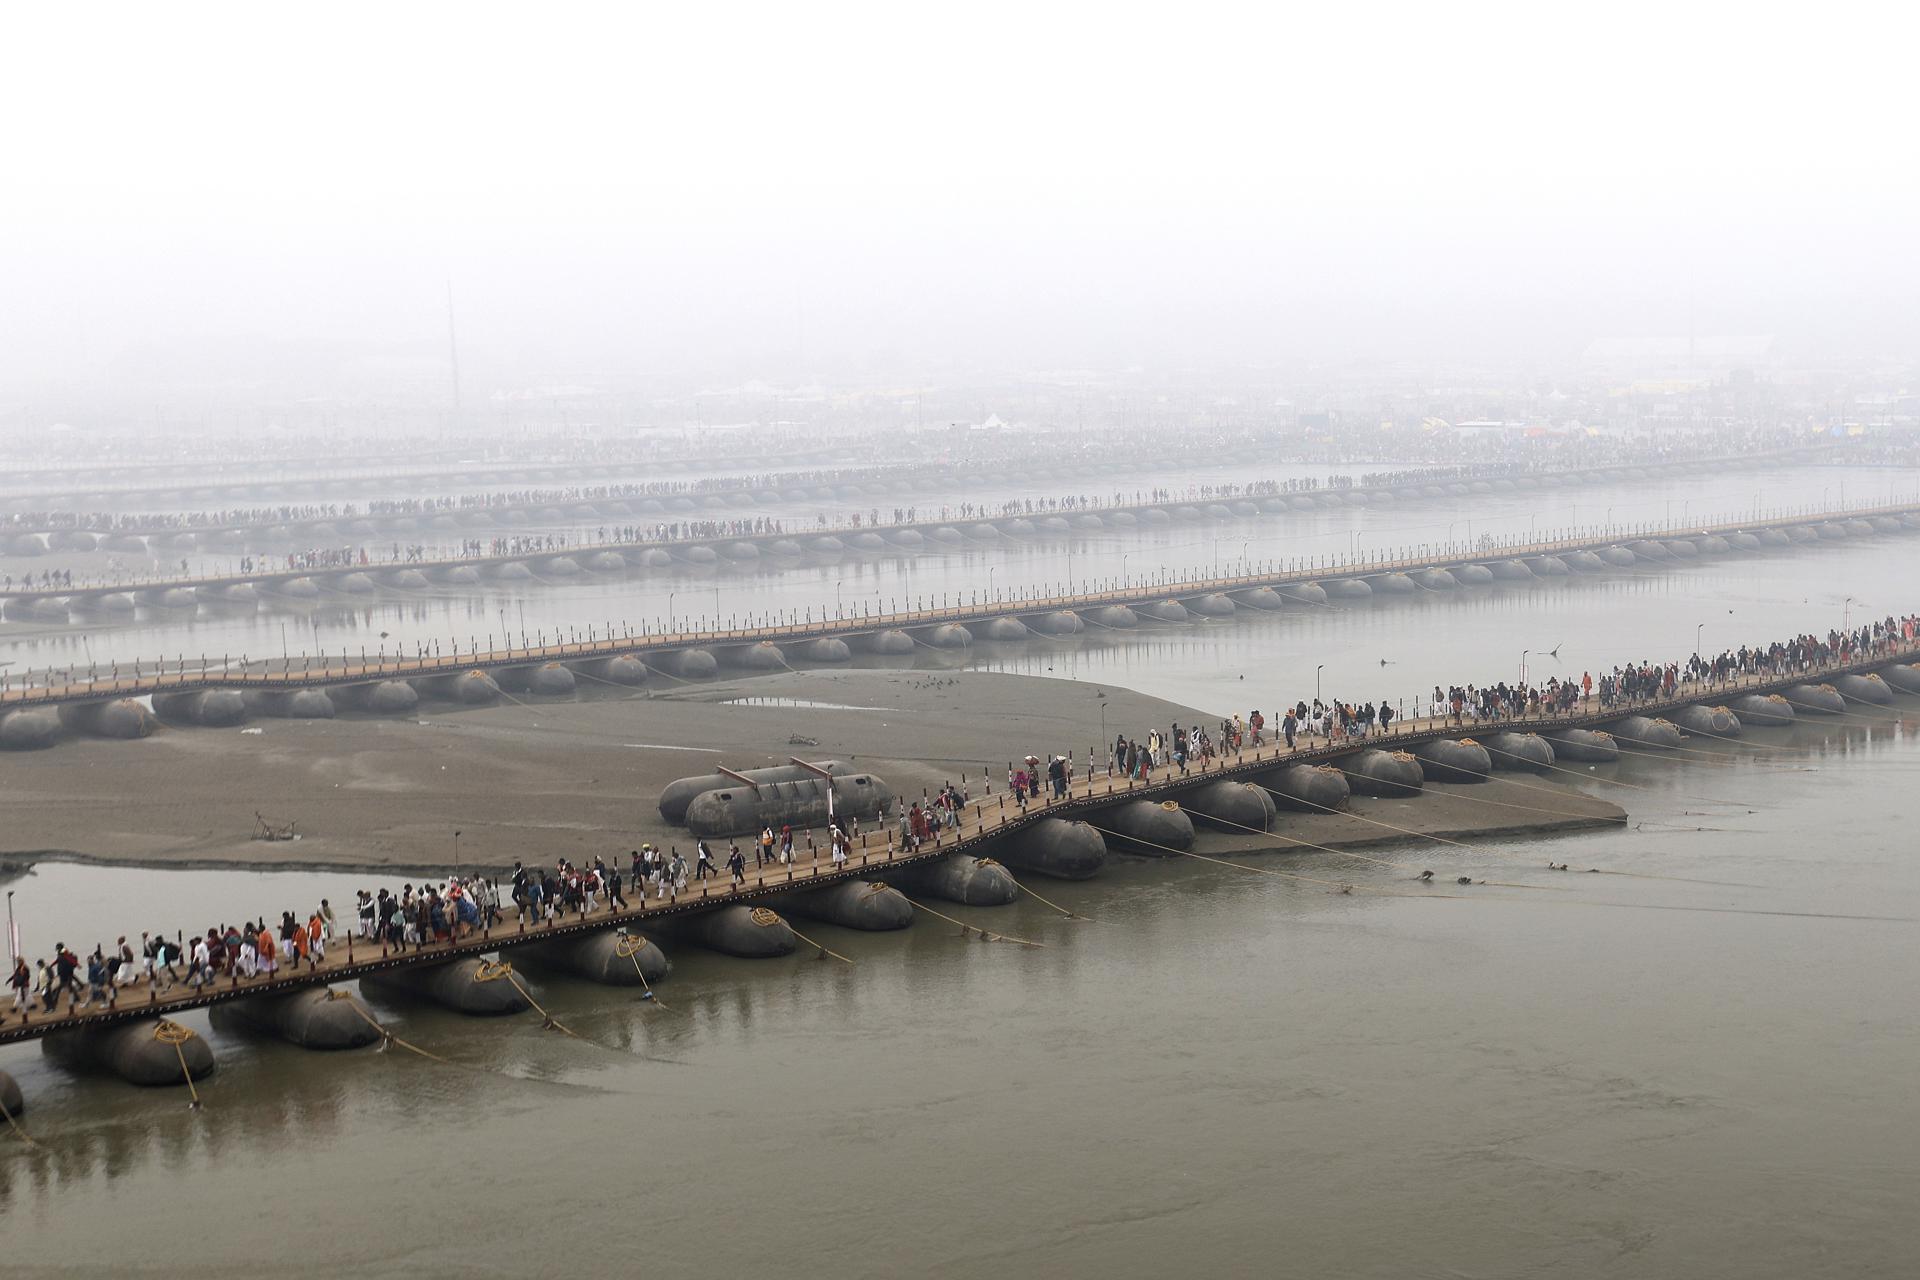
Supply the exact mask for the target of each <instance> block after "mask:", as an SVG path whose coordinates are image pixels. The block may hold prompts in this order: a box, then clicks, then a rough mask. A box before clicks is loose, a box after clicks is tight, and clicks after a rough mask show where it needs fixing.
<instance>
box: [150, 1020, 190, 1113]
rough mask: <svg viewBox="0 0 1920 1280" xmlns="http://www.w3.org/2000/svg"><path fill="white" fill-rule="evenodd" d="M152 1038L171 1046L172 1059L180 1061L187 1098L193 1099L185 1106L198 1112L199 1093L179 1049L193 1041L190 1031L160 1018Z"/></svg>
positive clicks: (185, 1053)
mask: <svg viewBox="0 0 1920 1280" xmlns="http://www.w3.org/2000/svg"><path fill="white" fill-rule="evenodd" d="M153 1038H154V1039H155V1040H158V1041H159V1042H160V1043H161V1044H170V1045H172V1046H173V1055H174V1057H176V1058H178V1059H180V1076H181V1078H182V1079H184V1080H185V1081H186V1082H187V1096H188V1097H190V1098H192V1099H193V1100H192V1101H191V1102H189V1103H188V1104H187V1106H188V1108H189V1109H190V1110H193V1111H198V1110H199V1109H200V1091H199V1090H198V1089H196V1088H194V1087H193V1072H191V1071H189V1070H188V1069H187V1052H186V1050H185V1049H183V1048H181V1047H180V1046H182V1045H184V1044H185V1043H186V1042H187V1041H189V1040H192V1039H194V1034H193V1032H192V1030H191V1029H189V1028H187V1027H183V1026H181V1025H180V1024H179V1023H177V1022H173V1021H171V1020H169V1019H166V1018H162V1019H160V1021H159V1022H158V1023H156V1024H155V1025H154V1028H153Z"/></svg>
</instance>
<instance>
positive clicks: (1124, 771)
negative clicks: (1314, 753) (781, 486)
mask: <svg viewBox="0 0 1920 1280" xmlns="http://www.w3.org/2000/svg"><path fill="white" fill-rule="evenodd" d="M1917 637H1920V614H1907V615H1904V616H1901V617H1895V616H1894V615H1891V614H1889V615H1887V616H1886V617H1884V618H1879V619H1875V620H1872V621H1870V622H1865V623H1862V624H1861V625H1860V626H1858V627H1849V628H1847V629H1845V630H1830V631H1828V632H1827V633H1826V634H1825V635H1824V636H1819V635H1815V634H1813V633H1810V632H1809V633H1803V634H1801V635H1797V636H1794V637H1792V638H1790V639H1787V640H1783V641H1774V642H1772V643H1770V644H1767V645H1764V646H1760V645H1744V644H1743V645H1741V646H1740V647H1739V648H1737V649H1728V650H1724V651H1722V652H1721V653H1719V654H1716V655H1714V656H1712V657H1707V656H1705V655H1702V654H1695V655H1693V656H1692V657H1691V658H1689V659H1688V660H1687V661H1686V662H1684V663H1651V662H1641V663H1635V664H1629V665H1627V666H1622V667H1615V668H1614V669H1613V670H1612V671H1610V672H1606V673H1603V674H1602V675H1601V676H1599V677H1598V678H1597V679H1596V678H1595V677H1594V675H1593V673H1592V672H1583V673H1582V674H1581V676H1580V677H1579V678H1578V679H1577V680H1576V679H1573V678H1568V679H1565V680H1562V679H1560V678H1559V677H1557V676H1555V677H1550V678H1549V679H1548V680H1546V681H1545V682H1544V683H1541V684H1537V685H1536V684H1529V683H1527V682H1524V681H1518V682H1511V683H1510V682H1507V681H1504V680H1503V681H1500V682H1498V683H1496V684H1491V685H1485V686H1476V685H1471V684H1468V685H1454V686H1452V687H1450V688H1446V689H1442V688H1441V687H1440V686H1437V685H1436V686H1435V687H1434V690H1433V700H1432V702H1431V703H1430V704H1429V706H1428V707H1427V709H1426V710H1427V712H1428V713H1429V714H1440V715H1444V716H1445V717H1446V718H1448V719H1451V720H1455V721H1457V722H1460V723H1463V724H1464V723H1467V722H1468V721H1472V722H1475V723H1478V722H1482V721H1493V722H1498V721H1501V720H1511V719H1514V718H1516V717H1522V716H1537V715H1541V714H1554V713H1562V714H1564V713H1567V712H1570V711H1573V710H1574V709H1575V708H1576V707H1578V706H1579V705H1580V704H1581V703H1582V702H1584V701H1590V700H1592V699H1594V698H1596V697H1597V698H1598V700H1599V705H1600V706H1602V707H1614V706H1631V705H1634V704H1636V703H1643V702H1647V701H1653V700H1657V699H1661V698H1670V697H1673V696H1674V695H1676V694H1677V693H1681V692H1683V691H1684V690H1685V689H1686V688H1687V687H1688V686H1697V685H1708V686H1712V685H1719V684H1724V683H1725V682H1727V681H1731V680H1736V679H1739V678H1741V677H1748V676H1773V677H1778V676H1792V675H1796V674H1799V673H1802V672H1807V671H1811V670H1815V669H1819V668H1826V667H1832V666H1844V665H1847V664H1850V663H1853V662H1860V661H1868V660H1871V659H1874V658H1879V657H1885V656H1887V655H1889V654H1893V653H1896V652H1903V651H1911V650H1912V648H1913V647H1914V644H1915V641H1916V638H1917ZM1419 713H1420V708H1419V707H1418V705H1417V704H1416V707H1415V714H1416V715H1418V714H1419ZM1399 718H1401V712H1400V711H1399V709H1398V707H1397V704H1395V703H1393V702H1389V701H1388V700H1386V699H1381V700H1380V701H1378V702H1366V703H1352V702H1344V701H1341V700H1339V699H1329V700H1325V701H1323V700H1322V699H1320V698H1317V697H1316V698H1315V699H1314V700H1313V701H1312V702H1311V703H1309V702H1306V701H1304V700H1303V701H1299V702H1296V703H1294V704H1293V705H1292V706H1290V707H1286V708H1283V709H1282V711H1281V712H1280V719H1279V721H1278V722H1277V723H1275V722H1273V721H1270V720H1269V719H1268V717H1267V716H1266V715H1264V714H1263V713H1262V712H1261V711H1260V710H1259V709H1258V708H1256V709H1254V710H1253V711H1251V712H1249V713H1248V714H1246V715H1240V714H1237V713H1236V714H1235V715H1233V716H1230V717H1226V718H1223V719H1222V720H1221V721H1220V723H1219V725H1218V726H1217V727H1214V728H1208V727H1206V726H1203V725H1181V724H1178V723H1175V724H1172V725H1169V726H1168V727H1167V728H1166V729H1165V730H1164V731H1163V730H1160V729H1157V728H1156V729H1152V730H1149V731H1148V732H1147V733H1146V734H1145V735H1144V736H1142V737H1133V736H1129V735H1127V734H1125V733H1121V734H1119V735H1118V736H1116V737H1115V738H1114V740H1113V742H1112V743H1111V744H1110V746H1109V747H1108V755H1107V761H1106V770H1107V776H1109V777H1113V776H1120V777H1139V778H1144V777H1146V776H1147V775H1148V773H1149V771H1151V770H1154V769H1158V768H1162V767H1165V766H1172V767H1176V768H1180V769H1182V770H1184V769H1186V768H1187V767H1189V766H1190V765H1192V766H1204V765H1205V764H1206V763H1207V762H1209V761H1211V760H1214V759H1216V758H1219V757H1223V756H1228V755H1232V754H1234V753H1236V752H1238V751H1241V750H1244V749H1248V748H1258V747H1261V746H1264V745H1266V744H1267V743H1268V742H1270V741H1284V742H1285V743H1286V745H1287V746H1288V748H1290V749H1291V748H1293V747H1295V746H1296V745H1297V744H1298V743H1299V742H1300V741H1301V740H1303V739H1304V740H1308V741H1311V740H1313V739H1316V738H1318V739H1321V740H1323V741H1325V742H1329V743H1332V742H1342V741H1348V740H1365V739H1368V738H1372V737H1375V736H1383V735H1385V734H1387V733H1389V732H1390V731H1391V728H1392V725H1393V723H1394V721H1395V720H1396V719H1399ZM1096 767H1097V766H1096V763H1095V761H1094V759H1093V757H1092V754H1091V753H1089V755H1088V759H1087V762H1086V775H1087V776H1088V777H1091V776H1093V774H1094V772H1095V769H1096ZM1073 775H1074V763H1073V757H1072V754H1071V753H1068V754H1065V755H1060V754H1053V755H1049V756H1048V758H1047V760H1046V762H1045V763H1044V764H1043V763H1042V762H1041V760H1040V758H1039V757H1038V756H1034V755H1029V756H1027V757H1025V758H1024V760H1023V761H1021V762H1020V763H1018V764H1009V766H1008V768H1007V789H1008V793H1009V794H1010V795H1013V796H1015V797H1018V798H1021V799H1023V800H1024V799H1037V798H1038V797H1039V795H1040V791H1041V788H1042V787H1043V786H1044V787H1046V788H1047V789H1048V790H1049V791H1050V792H1051V793H1052V794H1053V795H1054V796H1056V797H1058V796H1063V795H1065V794H1066V792H1067V789H1068V787H1069V786H1070V785H1071V783H1072V781H1073ZM983 784H984V785H985V786H986V789H987V790H988V791H989V792H990V791H991V783H990V782H986V781H985V779H983ZM971 801H972V795H971V793H970V791H969V790H968V789H967V788H966V786H965V784H964V782H960V783H952V782H950V783H948V784H947V785H945V786H944V787H942V788H941V789H940V791H939V792H937V793H936V794H934V795H932V796H929V797H926V798H925V799H923V800H915V801H912V802H911V803H909V804H906V805H904V806H900V807H899V808H898V812H897V815H896V816H897V820H898V823H899V831H898V834H899V841H900V844H901V846H902V847H904V848H908V849H917V848H919V847H920V846H921V845H922V844H923V843H925V842H926V841H927V840H928V839H930V838H934V837H935V836H937V834H938V832H939V831H940V830H941V829H942V828H957V827H958V826H959V825H960V822H961V818H962V815H963V814H964V813H965V811H966V807H967V805H968V804H969V803H971ZM859 834H860V824H859V821H858V819H857V818H855V819H846V820H842V819H837V818H836V819H835V820H834V821H833V822H832V823H830V825H829V827H828V829H827V833H826V837H827V846H828V857H829V858H830V859H831V861H832V862H833V864H834V865H836V866H838V865H842V864H844V863H845V862H846V861H847V860H848V857H849V856H850V854H851V851H852V846H853V842H854V841H855V840H857V839H858V838H859ZM800 838H802V839H804V840H805V842H806V846H807V850H806V852H807V856H808V857H810V858H811V857H812V856H814V855H815V854H816V853H817V849H816V847H815V844H814V837H813V833H812V832H811V831H804V832H802V833H801V837H800ZM795 839H796V837H795V833H794V831H793V828H792V827H790V826H783V827H782V828H781V829H780V830H779V832H778V833H776V832H775V831H774V829H773V828H772V827H771V826H768V827H767V828H765V829H764V830H763V831H762V832H761V833H760V835H759V837H758V838H757V839H751V840H749V842H748V848H747V849H746V850H742V848H741V846H740V843H739V841H737V840H735V841H731V842H729V846H728V853H727V856H726V858H725V860H724V863H717V862H716V861H715V855H714V851H713V849H712V847H711V846H710V845H709V844H708V842H707V841H706V840H698V841H696V842H695V845H694V859H693V861H692V863H689V862H688V860H687V857H686V855H685V854H683V853H681V852H680V851H679V849H678V848H677V847H676V848H674V849H673V850H672V851H671V852H668V851H665V850H662V849H660V848H658V847H657V846H655V845H653V844H651V843H648V844H643V845H641V846H640V848H638V849H636V850H633V851H632V853H631V855H630V858H631V862H630V864H629V872H628V874H627V875H626V876H623V875H622V873H621V869H620V863H619V859H618V858H615V859H614V860H613V861H612V862H611V863H609V862H608V861H606V860H605V859H602V858H595V859H594V860H593V862H592V863H591V864H590V865H587V866H576V865H574V864H573V863H571V862H569V861H567V860H565V859H562V860H560V861H558V862H556V863H555V864H554V865H553V866H552V867H549V868H543V869H536V868H530V867H527V866H525V865H524V864H523V863H521V862H518V861H516V862H515V863H514V864H513V869H512V871H511V872H510V873H509V877H508V880H509V888H508V891H507V895H506V897H505V899H504V901H503V899H502V896H501V892H500V888H499V885H498V883H497V882H496V881H494V880H490V879H488V878H487V877H485V876H470V877H462V876H454V877H453V878H451V879H449V880H447V881H445V882H443V883H440V884H438V885H435V884H430V883H429V884H422V885H420V886H418V887H416V886H414V885H413V884H411V883H408V884H405V885H403V886H402V887H401V890H400V892H398V893H393V892H390V891H389V890H387V889H385V888H382V889H380V890H379V891H378V892H377V893H376V892H370V891H368V890H365V889H362V890H359V891H357V893H356V895H355V916H356V923H355V926H354V927H355V933H356V936H358V937H359V938H361V939H363V940H366V941H368V942H377V943H381V944H383V945H385V946H387V947H390V948H394V949H399V948H403V947H407V946H420V945H424V944H426V943H430V942H445V941H448V940H456V939H459V938H463V937H467V936H469V935H471V934H473V933H475V932H478V931H480V930H481V929H483V928H485V927H488V926H491V925H494V924H498V923H500V922H501V920H502V918H503V914H502V913H503V910H504V908H505V906H506V905H507V904H511V906H512V908H513V911H514V915H515V919H516V920H518V921H521V922H525V923H533V924H537V923H540V922H542V921H546V920H552V919H554V918H555V917H557V916H569V915H581V914H592V913H593V912H595V911H599V910H626V909H628V908H629V907H631V906H632V905H634V902H632V901H630V900H629V899H628V897H627V893H626V890H627V888H628V887H629V886H630V887H631V888H632V891H633V893H634V898H635V899H636V900H637V901H638V902H639V903H642V904H644V903H645V902H646V901H648V900H649V899H654V898H659V899H668V898H671V897H674V896H677V895H678V894H681V893H684V892H685V891H686V889H687V885H688V884H689V882H693V883H700V882H703V881H705V880H708V879H717V878H718V877H719V875H720V871H721V868H722V866H723V865H724V867H725V870H726V872H727V874H728V876H729V878H730V880H731V881H732V883H734V884H736V885H737V884H741V883H743V882H744V881H745V878H746V868H747V865H748V859H749V857H751V859H752V865H753V866H754V867H755V868H756V869H758V868H762V867H768V866H784V865H789V864H791V863H793V862H794V861H796V859H797V858H798V856H799V855H798V853H797V851H796V849H795V844H794V842H795ZM338 923H339V922H338V921H337V919H336V917H335V914H334V910H333V907H332V905H331V904H330V903H329V902H328V901H327V900H326V899H324V898H323V899H321V901H320V905H319V906H318V907H317V908H315V909H314V910H313V911H311V912H309V913H306V914H305V916H304V918H303V916H302V915H301V914H300V913H296V912H291V911H285V912H282V913H281V915H280V920H279V923H278V924H277V925H271V926H270V925H268V923H267V922H266V920H265V919H264V918H262V919H260V920H256V921H252V922H250V923H246V924H242V925H239V926H234V925H228V924H221V925H218V926H213V927H209V928H208V929H207V931H206V932H205V933H204V934H198V935H195V936H194V937H193V938H192V939H191V940H190V941H189V940H187V939H186V938H184V937H182V936H179V935H175V936H174V937H171V938H170V937H168V936H167V935H166V934H165V933H164V932H158V933H142V934H141V935H140V945H139V946H138V947H135V946H133V945H132V944H131V943H129V942H128V940H127V939H126V938H125V937H124V936H123V937H121V938H120V939H118V941H117V942H116V943H115V945H114V947H113V948H112V949H111V950H109V949H108V948H107V947H105V946H104V945H102V944H95V946H94V948H93V951H92V952H91V954H89V955H87V956H86V957H84V958H82V957H81V956H79V955H77V954H75V953H74V952H73V951H72V950H70V949H69V948H68V947H67V946H66V944H65V943H57V944H55V947H54V954H53V958H52V959H51V960H47V959H41V960H39V961H37V962H36V963H34V964H32V965H29V964H28V962H27V959H26V957H25V956H20V957H17V958H16V960H15V962H14V968H13V972H12V974H11V975H10V977H9V985H10V987H11V988H12V992H13V1003H14V1008H15V1009H16V1010H19V1011H26V1010H28V1009H30V1008H31V1007H32V1006H33V1005H34V1004H36V1003H37V1004H39V1005H40V1007H41V1008H43V1009H45V1010H47V1011H52V1010H53V1009H54V1008H55V1007H56V1006H57V1005H58V1003H59V1001H60V1000H61V999H62V998H63V997H64V998H66V999H67V1000H68V1001H69V1004H70V1006H71V1007H73V1008H77V1009H86V1008H90V1007H92V1006H94V1005H105V1004H107V1003H109V1002H111V1000H112V999H113V998H114V995H115V993H116V992H118V991H120V990H124V989H128V988H133V987H138V986H139V985H141V984H142V983H145V984H147V985H149V986H151V987H153V988H154V989H155V990H158V991H167V990H170V989H171V988H172V987H174V986H175V985H176V984H180V983H184V984H186V985H187V986H189V987H194V988H199V987H202V986H205V985H208V984H210V983H212V982H215V981H217V980H219V979H220V978H222V977H225V976H235V977H238V978H242V979H251V978H254V977H258V976H272V975H273V974H274V973H276V972H278V971H279V969H280V968H282V967H283V966H284V967H292V968H296V969H297V968H299V967H301V966H302V965H303V964H304V965H306V966H308V967H312V966H315V965H318V964H320V963H322V962H323V961H324V960H325V958H326V954H327V949H328V947H329V946H330V945H332V943H333V941H334V937H335V933H336V929H337V927H338Z"/></svg>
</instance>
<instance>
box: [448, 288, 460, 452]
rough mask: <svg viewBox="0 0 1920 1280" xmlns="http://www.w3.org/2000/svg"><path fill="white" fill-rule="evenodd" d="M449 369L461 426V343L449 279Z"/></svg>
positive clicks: (455, 412) (456, 419) (455, 418)
mask: <svg viewBox="0 0 1920 1280" xmlns="http://www.w3.org/2000/svg"><path fill="white" fill-rule="evenodd" d="M447 368H448V372H449V374H450V376H451V377H452V379H453V423H454V425H455V426H458V425H459V424H460V343H459V340H458V339H457V338H456V337H455V336H454V331H453V279H452V277H448V279H447Z"/></svg>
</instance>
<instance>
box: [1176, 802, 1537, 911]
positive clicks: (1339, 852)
mask: <svg viewBox="0 0 1920 1280" xmlns="http://www.w3.org/2000/svg"><path fill="white" fill-rule="evenodd" d="M1339 816H1340V817H1344V818H1358V819H1359V820H1360V821H1362V822H1368V821H1371V819H1368V818H1361V817H1360V815H1359V814H1357V813H1343V814H1340V815H1339ZM1208 820H1209V821H1211V822H1218V823H1220V824H1221V825H1222V826H1227V827H1239V829H1240V830H1242V831H1250V832H1253V833H1254V834H1255V835H1262V836H1265V837H1267V838H1268V839H1269V840H1285V841H1286V842H1287V843H1288V844H1297V845H1303V846H1305V847H1306V848H1309V849H1318V850H1320V851H1322V852H1323V853H1331V854H1333V855H1335V856H1336V857H1341V858H1352V859H1354V860H1356V861H1358V862H1371V863H1373V864H1375V865H1376V866H1382V867H1393V868H1395V869H1397V870H1400V871H1416V872H1424V871H1425V868H1424V867H1415V866H1413V865H1411V864H1410V863H1405V862H1386V861H1383V860H1382V859H1379V858H1369V857H1368V856H1367V855H1366V854H1364V853H1355V852H1353V851H1352V850H1351V849H1336V848H1334V847H1332V846H1330V845H1324V844H1314V843H1313V842H1312V841H1311V840H1301V839H1299V838H1298V837H1296V836H1283V835H1281V834H1280V833H1279V832H1277V831H1261V830H1260V829H1259V828H1257V827H1248V826H1242V825H1241V824H1240V823H1238V822H1230V821H1228V820H1227V819H1225V818H1216V817H1213V816H1212V815H1211V814H1209V815H1208ZM1380 825H1381V826H1383V827H1384V826H1386V825H1387V824H1386V823H1384V822H1383V823H1381V824H1380ZM1392 829H1393V830H1396V831H1397V830H1400V829H1401V828H1398V827H1395V828H1392ZM1408 834H1409V835H1424V834H1425V833H1424V832H1419V831H1412V832H1408ZM1434 838H1435V839H1438V838H1439V837H1437V836H1436V837H1434ZM1447 843H1449V844H1458V843H1459V842H1458V841H1453V840H1450V841H1448V842H1447ZM1460 847H1461V848H1463V849H1471V848H1472V846H1471V845H1460ZM1476 852H1477V850H1476ZM1480 883H1481V884H1497V885H1499V886H1500V887H1501V888H1504V889H1540V890H1545V891H1547V892H1559V889H1560V886H1558V885H1547V884H1510V883H1508V882H1507V881H1505V880H1482V881H1480Z"/></svg>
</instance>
